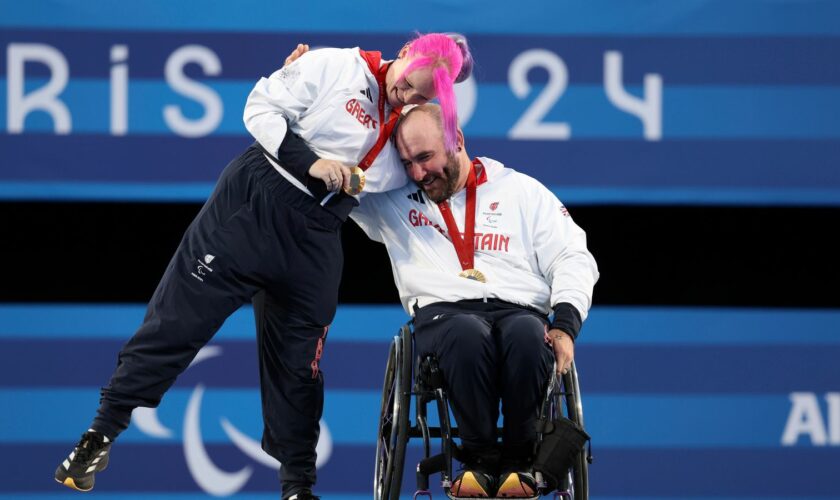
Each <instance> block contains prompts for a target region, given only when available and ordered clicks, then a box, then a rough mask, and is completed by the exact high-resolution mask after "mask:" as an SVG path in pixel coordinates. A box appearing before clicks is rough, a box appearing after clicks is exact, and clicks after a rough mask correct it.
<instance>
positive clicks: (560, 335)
mask: <svg viewBox="0 0 840 500" xmlns="http://www.w3.org/2000/svg"><path fill="white" fill-rule="evenodd" d="M548 338H549V340H551V347H552V348H553V349H554V359H556V360H557V375H558V376H559V375H565V374H567V373H569V369H571V367H572V361H573V360H574V359H575V343H574V341H573V340H572V336H571V335H569V334H568V333H566V332H564V331H563V330H559V329H557V328H555V329H553V330H549V331H548Z"/></svg>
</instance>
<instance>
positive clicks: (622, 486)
mask: <svg viewBox="0 0 840 500" xmlns="http://www.w3.org/2000/svg"><path fill="white" fill-rule="evenodd" d="M441 9H445V11H446V13H445V14H442V13H441ZM406 14H409V15H406ZM838 20H840V3H837V2H833V1H809V0H802V1H784V0H776V1H770V0H728V1H714V0H683V1H679V2H675V1H673V0H663V1H654V0H642V1H636V2H626V1H622V0H587V1H585V2H571V1H536V0H521V1H517V2H515V3H511V2H503V1H492V2H490V1H458V2H456V1H454V0H453V1H445V2H432V3H428V4H425V3H422V2H415V3H410V4H406V3H396V2H395V3H391V4H382V3H381V2H373V1H370V0H362V1H350V2H345V1H339V0H327V1H320V2H294V3H286V2H271V1H257V0H240V1H237V2H224V1H212V2H207V1H200V0H181V1H178V2H166V1H163V0H148V1H142V2H130V3H115V2H110V1H106V0H86V1H84V2H81V1H69V0H68V1H57V0H54V1H46V0H43V1H37V2H36V1H29V2H22V1H20V0H0V45H2V46H3V50H2V51H1V52H0V94H2V95H3V96H4V98H3V99H2V100H0V127H2V129H3V131H4V133H3V134H2V135H0V151H2V153H3V154H2V159H0V199H3V200H53V199H62V200H67V199H69V200H118V201H119V200H144V201H161V200H179V201H203V199H204V198H205V197H206V196H207V194H208V193H209V192H210V189H211V187H212V185H213V182H214V179H215V178H216V176H217V175H218V173H219V172H220V171H221V169H222V167H223V166H224V164H225V163H226V162H227V161H228V160H229V159H231V158H233V157H234V156H235V155H236V154H237V153H238V152H239V151H241V150H242V149H243V148H244V147H245V146H247V145H248V144H249V142H250V141H249V138H248V137H247V135H246V133H245V130H244V127H243V126H242V123H241V110H242V105H243V103H244V100H245V97H246V96H247V93H248V92H249V90H250V88H251V87H252V85H253V84H254V82H256V80H257V79H258V78H259V77H260V76H267V75H268V74H270V73H271V72H272V71H273V70H274V69H276V67H277V66H278V64H280V62H281V61H282V59H283V58H284V57H285V55H286V54H287V53H288V52H289V50H290V49H291V48H292V47H293V45H294V44H296V43H297V42H299V41H304V42H308V43H310V44H312V45H318V46H356V45H358V46H361V47H363V48H366V49H372V50H382V51H383V52H385V53H395V52H396V51H397V50H398V49H399V48H400V46H401V45H402V43H403V41H404V40H405V39H406V38H407V37H409V36H410V35H411V33H412V32H413V31H414V30H420V31H424V32H425V31H447V30H451V31H460V32H462V33H465V34H466V35H467V36H468V37H469V39H470V41H471V43H472V46H473V51H474V55H475V57H476V60H477V68H476V71H475V74H474V79H473V80H472V81H470V82H469V83H467V84H465V85H464V86H462V88H460V89H459V99H460V103H459V104H460V107H461V109H460V114H461V117H462V125H463V127H464V131H465V134H466V136H467V138H468V146H469V148H470V151H471V152H473V153H475V154H481V155H487V156H492V157H495V158H497V159H499V160H502V161H504V162H505V163H507V164H508V165H510V166H512V167H514V168H517V169H519V170H521V171H524V172H526V173H529V174H531V175H533V176H535V177H537V178H538V179H540V180H541V181H543V182H544V183H546V184H547V185H549V186H550V187H551V188H552V189H553V190H554V191H555V192H556V193H557V194H558V196H559V197H560V198H561V199H562V200H563V201H564V202H566V203H567V204H570V205H572V206H573V205H581V204H605V203H641V204H663V205H666V204H667V205H673V204H701V205H703V204H735V205H742V204H743V205H753V204H760V205H819V206H837V205H840V173H838V165H840V65H838V64H837V57H838V55H840V21H838ZM249 314H250V312H249V311H247V310H245V311H240V312H239V313H237V314H236V315H235V316H234V317H233V318H232V319H231V320H230V321H229V322H228V323H227V324H226V326H225V327H224V328H223V330H222V332H221V333H220V334H219V335H218V337H217V339H216V340H214V342H213V344H212V345H211V346H209V348H208V349H207V350H206V351H204V353H203V355H202V358H201V360H200V361H199V362H197V363H196V364H195V365H194V366H193V367H191V368H190V369H189V370H188V371H187V372H186V373H185V374H184V376H183V377H181V378H180V379H179V381H178V383H177V384H176V386H175V388H173V390H172V391H170V392H169V393H168V394H167V396H166V398H165V399H164V402H163V404H162V405H161V407H160V408H159V409H158V410H157V412H148V411H147V412H143V413H142V414H141V415H138V416H137V419H136V420H135V423H134V425H132V427H131V428H130V429H129V430H128V431H127V432H126V433H125V434H124V435H123V436H122V437H121V438H120V444H119V446H117V447H115V448H114V451H113V462H112V465H111V470H110V471H109V473H108V474H106V475H102V476H101V477H100V479H99V481H98V484H97V489H96V491H95V492H94V493H93V494H91V496H93V497H95V498H115V499H116V498H129V499H132V498H135V499H138V500H139V499H144V498H150V497H152V496H156V497H159V498H173V499H182V500H191V499H193V498H196V499H197V498H206V497H208V496H209V495H210V494H211V493H214V494H216V495H236V498H242V499H258V498H259V499H263V498H265V499H268V498H277V491H278V485H277V480H276V476H275V474H274V472H273V471H272V469H271V467H270V465H271V463H270V461H268V460H267V459H266V457H265V456H262V455H260V454H259V453H257V452H255V451H254V449H253V447H254V444H255V442H257V441H258V440H259V437H260V434H261V429H262V426H261V421H260V405H259V393H258V389H257V383H258V380H257V370H256V352H255V345H254V342H253V333H252V332H253V325H252V324H251V323H252V321H251V319H250V316H249ZM142 315H143V307H142V306H141V305H136V304H130V305H124V306H113V305H112V306H105V305H95V304H94V305H91V304H85V305H82V304H78V305H61V306H58V305H55V306H47V305H9V304H6V305H2V304H0V451H2V453H0V470H2V471H3V472H2V480H0V500H6V499H8V500H11V499H19V498H38V499H44V500H46V499H50V500H51V499H53V498H59V497H65V496H67V495H71V494H73V493H72V492H70V491H69V490H68V491H63V490H62V489H60V487H59V486H58V485H56V484H55V483H54V482H53V481H52V480H51V479H50V474H51V473H52V470H53V469H54V467H55V466H56V465H57V464H58V462H59V459H60V457H63V456H65V455H66V454H67V453H68V452H69V451H70V446H71V445H72V443H73V442H74V441H75V439H77V437H78V436H77V435H78V434H79V433H80V432H81V431H82V430H83V429H84V428H85V426H86V425H87V424H88V423H89V422H90V419H91V417H92V413H93V411H94V409H95V407H96V404H97V401H98V387H99V386H101V385H103V384H104V383H105V381H106V380H107V377H108V375H109V374H110V372H111V370H112V369H113V367H114V364H115V362H116V352H117V351H118V350H119V347H120V346H121V345H122V343H123V342H124V341H125V339H126V338H127V336H128V335H130V333H131V332H132V331H133V330H134V328H136V326H137V325H138V324H139V322H140V320H141V318H142ZM404 321H405V315H404V313H403V312H402V310H401V309H399V308H394V307H343V308H341V309H340V311H339V315H338V317H337V319H336V322H335V324H334V326H333V329H332V330H331V335H330V340H329V342H328V346H327V348H326V351H325V354H324V369H325V372H326V376H327V388H328V389H327V400H326V401H327V402H326V410H325V416H324V421H323V423H324V428H325V432H324V436H325V439H324V441H323V442H322V444H321V446H322V448H321V451H322V453H321V456H322V460H323V463H322V464H321V468H320V473H319V474H320V477H321V481H320V484H319V486H320V487H321V492H322V493H323V494H325V498H328V499H334V498H336V499H345V500H349V499H355V498H359V499H361V498H370V489H371V483H372V474H373V467H372V460H373V451H374V439H375V432H376V426H375V422H376V412H377V406H378V401H379V391H380V387H381V383H382V382H381V380H382V371H383V369H384V360H385V356H386V353H387V342H388V339H389V338H390V337H391V336H392V335H393V334H394V333H395V332H396V330H397V328H398V327H399V325H401V324H402V323H403V322H404ZM839 325H840V312H838V311H813V310H810V311H805V310H762V309H713V308H651V307H636V308H629V307H628V308H622V307H596V308H594V309H593V311H592V313H591V318H590V320H589V321H588V322H587V324H586V325H585V327H584V330H583V333H582V337H581V340H580V342H579V344H578V347H577V359H578V363H579V371H580V375H581V384H582V388H583V391H584V409H585V412H586V417H587V427H588V430H589V431H590V433H591V434H592V435H593V436H594V442H593V445H594V449H593V451H594V455H595V460H596V462H595V464H594V466H593V468H592V469H591V484H592V492H593V495H594V497H595V498H599V499H612V498H616V499H617V498H633V499H649V498H675V497H691V498H696V499H701V498H742V499H746V498H838V497H840V486H838V483H837V481H836V471H837V470H838V467H840V363H838V360H840V326H839ZM82 358H84V359H85V360H88V361H85V362H81V361H80V359H82ZM417 451H418V450H417V449H416V448H414V449H413V450H412V452H411V453H415V454H416V453H417ZM407 478H408V479H407V481H406V487H408V486H411V483H412V480H411V478H412V475H408V476H407Z"/></svg>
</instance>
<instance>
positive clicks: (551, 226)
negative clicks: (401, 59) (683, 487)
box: [351, 104, 598, 498]
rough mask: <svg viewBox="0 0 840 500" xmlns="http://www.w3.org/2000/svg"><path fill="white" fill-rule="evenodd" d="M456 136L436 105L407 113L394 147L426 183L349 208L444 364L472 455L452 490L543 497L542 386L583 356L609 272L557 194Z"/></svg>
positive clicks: (427, 348)
mask: <svg viewBox="0 0 840 500" xmlns="http://www.w3.org/2000/svg"><path fill="white" fill-rule="evenodd" d="M457 137H458V144H457V147H456V148H455V151H456V152H455V153H454V154H447V148H446V147H445V144H444V134H443V131H442V125H441V120H440V111H439V108H438V107H437V106H436V105H433V104H427V105H423V106H417V107H415V108H413V109H411V110H410V111H408V113H406V114H405V115H404V116H403V118H402V119H401V121H400V123H399V125H398V126H397V130H396V132H395V141H396V145H397V149H398V150H399V154H400V158H401V160H402V162H403V164H404V166H405V168H406V172H407V174H408V176H409V177H410V178H411V179H412V180H413V181H414V183H415V184H416V185H411V184H410V185H407V186H405V187H403V188H402V189H398V190H394V191H391V192H387V193H381V194H370V195H368V196H366V197H364V198H363V199H362V201H361V205H360V206H359V207H358V208H357V209H355V210H354V211H353V212H352V215H351V216H352V217H353V218H354V220H355V221H356V222H357V223H358V224H359V226H361V227H362V229H363V230H364V231H365V232H366V233H367V235H368V236H369V237H370V238H372V239H374V240H376V241H380V242H382V243H384V244H385V245H386V247H387V250H388V254H389V256H390V258H391V263H392V267H393V270H394V275H395V280H396V284H397V287H398V289H399V292H400V299H401V301H402V303H403V306H404V307H405V309H406V311H408V312H409V314H412V315H413V316H414V328H415V336H414V338H415V354H416V355H417V356H420V357H423V356H424V355H426V354H434V355H435V357H436V359H437V362H438V363H439V366H440V370H441V372H442V375H443V378H444V384H445V388H446V392H447V394H448V397H449V401H450V402H451V407H452V412H453V414H454V416H455V419H456V422H457V424H458V429H459V433H460V438H461V444H462V448H463V452H464V456H463V460H462V462H463V465H464V470H463V471H462V472H461V473H460V474H459V475H458V476H457V477H456V478H455V479H454V480H453V481H452V483H451V486H450V488H449V493H450V495H451V496H453V497H459V498H494V497H498V498H533V497H536V496H538V494H539V493H538V491H537V484H536V481H535V479H534V475H533V470H532V464H533V460H534V446H535V441H536V421H537V415H538V409H539V407H540V401H541V398H542V396H543V391H544V389H545V381H546V380H547V379H548V375H549V374H550V371H551V370H552V367H553V366H556V369H557V371H558V372H559V373H565V371H566V370H568V369H569V366H570V364H571V363H572V360H573V357H574V340H575V338H576V337H577V335H578V332H579V330H580V327H581V324H582V322H583V321H584V320H585V319H586V315H587V313H588V310H589V307H590V305H591V300H592V290H593V287H594V285H595V282H596V281H597V279H598V269H597V266H596V263H595V260H594V259H593V257H592V255H591V254H590V252H589V251H588V250H587V247H586V234H585V233H584V231H583V230H582V229H581V228H580V227H578V226H577V225H576V224H575V223H574V222H573V221H572V218H571V216H570V215H569V212H568V210H567V209H566V208H565V207H564V206H563V204H562V203H561V202H560V201H559V200H558V199H557V198H556V197H555V196H554V195H553V194H552V193H551V192H550V191H549V190H548V189H546V188H545V187H544V186H543V185H542V184H540V183H539V182H538V181H536V180H535V179H533V178H531V177H529V176H527V175H524V174H521V173H519V172H516V171H514V170H512V169H510V168H507V167H505V166H504V165H502V164H501V163H499V162H497V161H495V160H492V159H490V158H483V157H477V158H475V159H470V157H469V156H468V155H467V152H466V148H465V145H464V136H463V133H462V132H461V131H460V130H458V134H457ZM450 149H451V148H450ZM418 188H419V189H418ZM549 314H551V315H553V319H552V320H551V321H550V322H549ZM500 403H501V413H502V415H503V422H504V423H503V432H502V437H501V442H498V437H497V429H496V423H497V421H498V417H499V411H500Z"/></svg>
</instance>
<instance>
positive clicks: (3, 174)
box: [0, 0, 840, 206]
mask: <svg viewBox="0 0 840 500" xmlns="http://www.w3.org/2000/svg"><path fill="white" fill-rule="evenodd" d="M316 3H317V6H307V7H302V6H295V5H288V4H286V3H272V2H258V1H256V0H251V1H245V2H236V3H232V2H231V3H224V2H217V3H214V4H213V8H209V7H207V6H206V5H205V3H204V2H196V1H187V2H178V3H177V5H173V4H170V3H169V2H162V1H153V2H143V3H142V4H138V5H125V6H120V8H119V9H114V8H109V5H110V4H109V3H108V2H102V1H98V0H97V1H91V2H85V3H84V4H78V2H65V1H52V2H37V3H22V2H12V1H7V0H4V1H2V2H0V6H2V9H0V10H2V12H3V16H2V19H0V44H2V45H3V47H4V50H3V51H2V54H0V93H2V94H4V96H5V99H2V100H0V127H2V129H3V130H4V134H2V135H0V149H2V151H3V152H4V160H3V161H2V162H1V163H0V199H14V200H30V199H70V200H141V201H172V200H183V201H202V200H203V199H205V198H206V196H207V195H208V194H209V192H210V190H211V188H212V185H213V181H214V180H215V178H216V175H217V174H218V172H219V171H220V170H221V169H222V168H223V167H224V165H225V164H226V163H227V162H228V161H229V160H230V159H232V158H233V157H235V156H236V155H237V154H238V153H239V152H241V151H242V150H243V149H244V148H245V147H246V146H247V145H248V144H249V142H250V138H249V136H248V134H247V132H246V131H245V130H244V127H243V125H242V118H241V115H242V108H243V105H244V102H245V99H246V97H247V95H248V92H249V91H250V89H251V88H252V86H253V85H254V83H255V82H256V81H257V80H258V79H259V78H260V77H261V76H267V75H268V74H270V73H271V72H272V71H274V70H275V69H277V67H278V66H279V64H281V61H282V60H283V58H284V57H285V55H286V54H287V53H288V52H289V50H290V49H291V48H292V47H293V46H294V45H295V44H296V43H297V42H300V41H305V42H308V43H310V44H311V45H313V46H339V47H350V46H361V47H363V48H366V49H372V50H382V51H383V52H384V53H386V54H395V53H396V52H397V50H398V49H399V48H400V47H401V45H402V43H403V42H404V41H405V39H406V38H408V37H410V36H411V34H412V32H413V31H414V30H417V29H420V30H422V31H433V30H456V31H461V32H464V33H465V34H466V35H467V36H468V37H469V40H470V42H471V45H472V49H473V53H474V55H475V58H476V61H477V65H476V68H475V71H474V75H473V78H472V79H470V80H469V81H467V82H466V83H464V84H462V85H460V86H459V96H458V97H459V108H460V109H459V111H460V113H459V114H460V116H461V122H462V126H463V129H464V132H465V134H466V137H467V148H468V150H469V152H470V153H471V154H473V155H481V156H492V157H495V158H496V159H498V160H500V161H502V162H504V163H505V164H507V165H509V166H511V167H513V168H516V169H518V170H521V171H523V172H526V173H528V174H530V175H533V176H535V177H536V178H538V179H540V180H541V181H543V182H544V183H546V184H547V185H549V186H550V187H551V188H552V189H553V190H554V191H555V193H557V195H558V196H560V197H561V199H562V200H563V201H564V202H566V203H568V204H603V203H633V204H638V203H642V204H650V203H653V204H686V203H688V204H737V205H753V204H760V205H768V204H777V205H824V206H836V205H838V204H840V172H838V167H837V165H838V164H840V67H838V66H837V65H836V64H833V63H832V61H833V60H834V59H835V56H836V54H837V53H838V51H840V39H839V38H837V35H838V31H840V29H838V28H837V23H832V22H831V21H830V20H831V19H837V18H838V17H840V5H838V4H837V3H834V2H828V1H806V2H801V1H761V0H737V1H729V2H721V1H711V0H707V1H701V0H695V1H690V2H667V1H642V2H632V3H631V4H628V3H626V2H621V1H617V0H611V1H605V0H602V1H596V2H586V3H584V4H582V3H574V2H538V1H529V2H525V3H524V4H520V3H518V4H517V8H516V9H511V8H510V6H509V4H508V3H506V2H466V3H465V2H452V3H451V4H446V5H441V4H434V6H437V7H440V9H435V8H432V6H429V7H428V8H417V9H414V10H415V11H416V12H414V13H412V15H411V16H405V17H404V16H401V15H400V14H401V11H400V9H396V8H393V7H385V8H383V7H382V6H381V5H379V4H376V3H375V2H368V1H364V2H351V3H350V4H346V3H345V2H338V1H334V0H330V1H324V2H316ZM437 10H442V11H446V12H437ZM756 12H761V15H760V16H757V15H756ZM456 20H457V22H456ZM362 26H363V27H362Z"/></svg>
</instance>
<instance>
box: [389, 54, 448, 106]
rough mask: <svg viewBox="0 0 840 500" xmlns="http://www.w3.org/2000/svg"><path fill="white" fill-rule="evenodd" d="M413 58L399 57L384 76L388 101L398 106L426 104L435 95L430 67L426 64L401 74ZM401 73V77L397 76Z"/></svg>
mask: <svg viewBox="0 0 840 500" xmlns="http://www.w3.org/2000/svg"><path fill="white" fill-rule="evenodd" d="M414 59H415V58H408V57H405V56H404V57H401V58H399V59H397V60H396V61H394V62H393V63H392V64H391V67H390V68H389V70H388V74H387V75H386V76H385V89H386V92H387V94H388V103H389V104H390V105H391V107H394V108H398V107H402V106H405V105H406V104H426V103H427V102H429V101H431V100H432V99H434V98H435V97H436V93H435V82H434V77H433V76H432V67H431V66H426V67H424V68H418V69H414V70H412V71H411V72H410V73H405V74H403V71H404V70H405V68H407V67H408V65H409V64H411V62H412V61H414ZM400 75H402V77H401V78H399V79H398V77H399V76H400Z"/></svg>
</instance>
